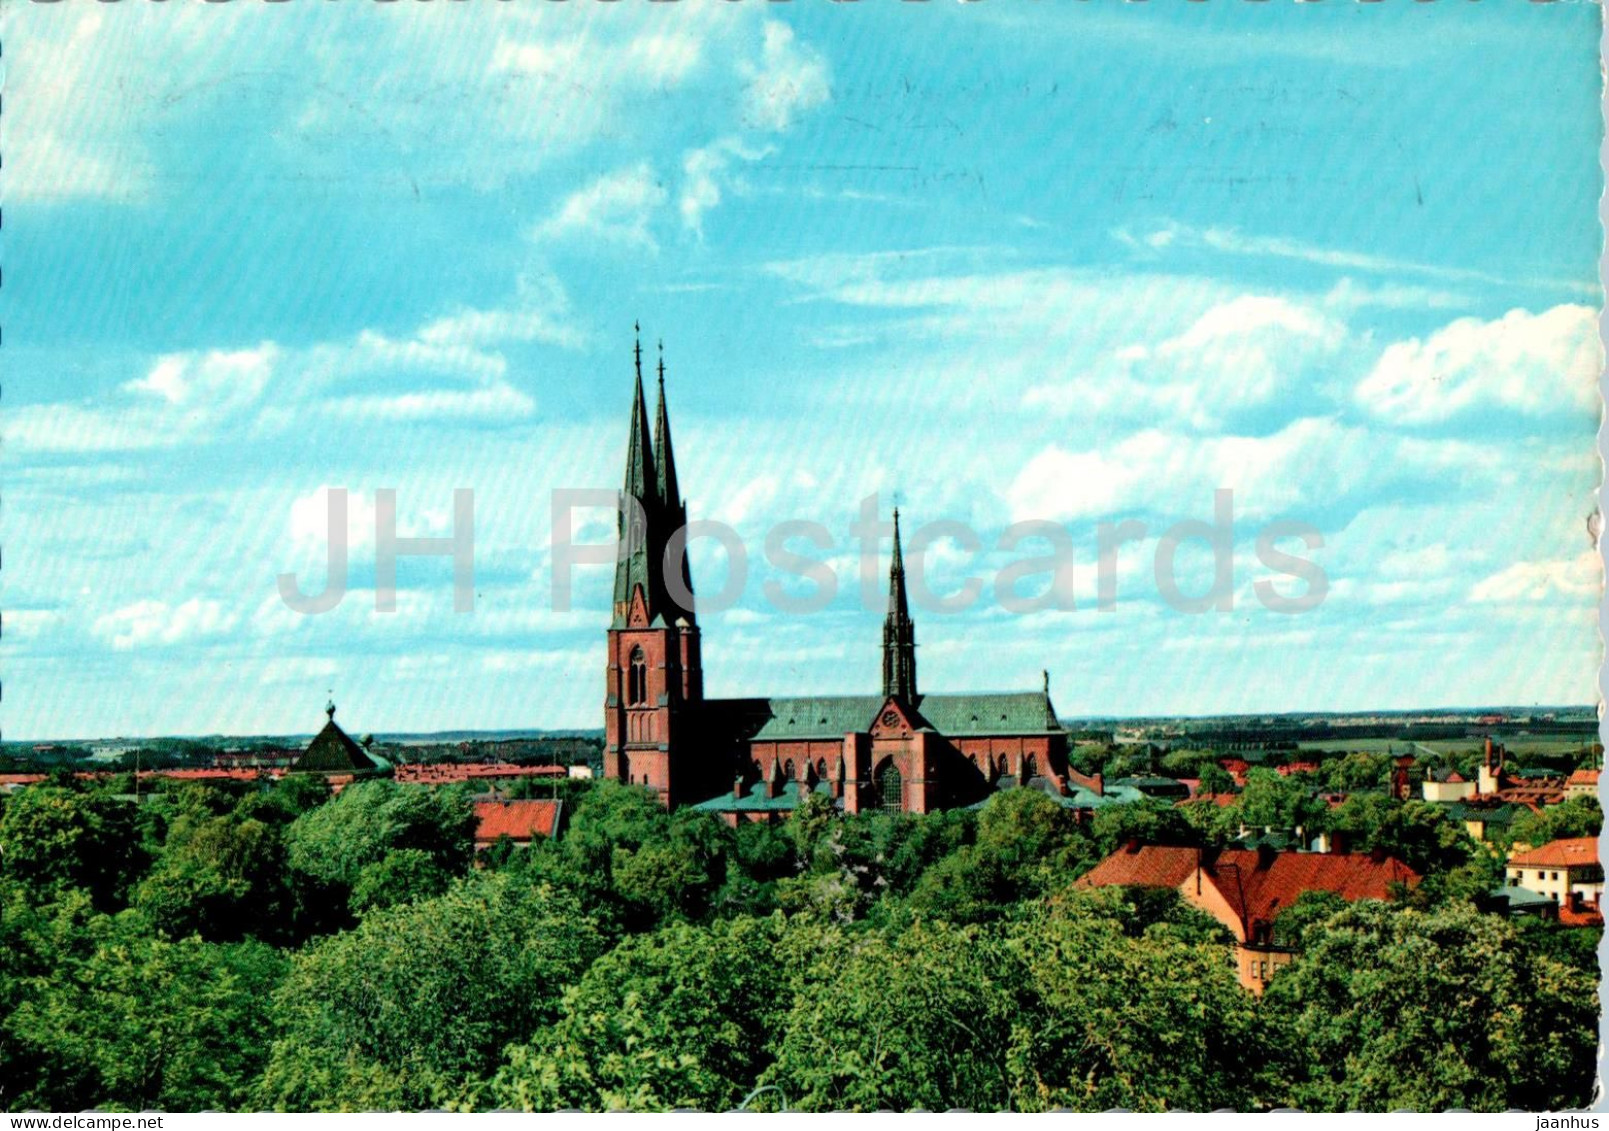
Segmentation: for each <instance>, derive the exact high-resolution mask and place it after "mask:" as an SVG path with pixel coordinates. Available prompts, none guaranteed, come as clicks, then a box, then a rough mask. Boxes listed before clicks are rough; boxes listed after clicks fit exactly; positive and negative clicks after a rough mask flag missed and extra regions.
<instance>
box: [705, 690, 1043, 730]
mask: <svg viewBox="0 0 1609 1131" xmlns="http://www.w3.org/2000/svg"><path fill="white" fill-rule="evenodd" d="M728 702H730V703H731V705H732V706H733V708H734V709H737V710H741V711H743V712H745V713H751V714H752V717H753V720H754V722H756V723H758V728H757V729H756V730H754V731H752V732H751V733H750V735H749V737H751V738H756V739H762V740H764V739H770V740H776V739H802V738H842V737H843V736H844V735H846V734H850V733H859V732H863V731H866V730H869V729H871V726H872V723H873V722H875V721H876V718H877V711H878V709H879V708H881V707H882V705H883V697H882V696H881V695H818V696H811V697H807V698H800V699H759V700H730V701H728ZM710 706H711V707H714V708H716V709H717V710H719V709H720V708H721V706H722V704H721V702H720V701H714V702H711V703H710ZM916 710H917V713H918V714H920V715H921V717H922V719H923V720H924V721H926V722H927V724H928V725H929V726H931V727H932V728H933V729H934V730H936V731H938V732H939V733H940V734H944V735H954V736H966V735H984V734H1048V733H1052V732H1056V731H1060V730H1061V729H1062V727H1061V723H1059V722H1058V721H1057V720H1056V712H1055V709H1054V708H1053V707H1052V706H1051V704H1050V697H1049V696H1048V695H1046V694H1045V693H1044V692H1043V691H1011V692H984V693H980V694H971V695H969V694H959V695H923V696H920V697H919V698H918V699H917V701H916Z"/></svg>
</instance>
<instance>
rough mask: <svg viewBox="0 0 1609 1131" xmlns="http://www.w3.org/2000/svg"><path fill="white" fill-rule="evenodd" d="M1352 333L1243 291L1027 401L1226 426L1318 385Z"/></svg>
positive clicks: (1034, 392) (1058, 408)
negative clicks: (1239, 415) (1232, 418)
mask: <svg viewBox="0 0 1609 1131" xmlns="http://www.w3.org/2000/svg"><path fill="white" fill-rule="evenodd" d="M1347 338H1348V335H1347V330H1346V327H1345V326H1343V325H1341V324H1340V323H1339V322H1337V321H1336V320H1334V319H1333V318H1330V317H1329V316H1328V315H1326V314H1324V313H1322V312H1320V311H1318V310H1316V309H1314V308H1313V307H1310V306H1306V305H1303V304H1301V303H1297V302H1293V301H1291V300H1289V299H1283V298H1275V297H1269V296H1263V295H1241V296H1239V297H1237V298H1234V299H1231V300H1229V301H1227V302H1223V303H1220V304H1218V305H1216V306H1214V307H1212V308H1211V309H1209V310H1208V311H1206V313H1204V314H1202V315H1201V317H1200V318H1198V319H1197V320H1196V321H1195V322H1194V323H1192V324H1191V325H1190V327H1189V328H1188V329H1186V330H1185V331H1184V332H1183V333H1181V334H1179V335H1177V336H1175V337H1172V338H1168V339H1165V340H1164V341H1162V342H1160V343H1158V344H1157V345H1155V346H1147V345H1131V346H1126V347H1123V348H1120V349H1117V350H1114V351H1112V352H1111V353H1109V354H1108V355H1107V356H1106V357H1104V358H1103V359H1101V361H1100V362H1099V364H1098V365H1097V366H1096V368H1095V369H1094V371H1092V372H1085V373H1081V374H1079V375H1078V376H1076V377H1074V378H1073V379H1071V380H1067V381H1060V382H1057V383H1054V384H1044V385H1037V386H1035V387H1033V388H1031V389H1029V390H1028V392H1027V393H1026V394H1025V396H1024V404H1025V405H1026V406H1027V407H1029V408H1048V409H1050V410H1052V411H1055V412H1059V413H1061V414H1063V415H1069V414H1074V413H1078V414H1086V413H1089V412H1091V411H1092V410H1094V411H1099V410H1101V409H1107V410H1110V411H1115V412H1124V413H1128V414H1131V415H1143V416H1145V417H1147V418H1150V419H1156V418H1159V417H1160V418H1164V419H1167V418H1172V419H1178V420H1183V421H1187V422H1189V423H1190V424H1191V425H1192V426H1193V427H1195V428H1198V429H1213V428H1218V427H1221V426H1222V424H1223V421H1224V418H1225V416H1226V415H1229V414H1232V413H1234V412H1236V411H1238V410H1242V409H1248V408H1255V407H1258V406H1262V405H1266V404H1269V403H1270V402H1272V401H1274V400H1275V399H1276V398H1280V397H1283V396H1288V395H1290V394H1292V393H1294V392H1299V391H1302V390H1303V389H1313V388H1317V387H1318V386H1319V385H1320V383H1321V382H1322V381H1323V380H1324V371H1326V370H1327V369H1330V368H1333V367H1334V365H1335V364H1336V361H1337V358H1338V356H1339V354H1340V351H1341V349H1342V347H1343V346H1344V345H1345V344H1346V343H1347Z"/></svg>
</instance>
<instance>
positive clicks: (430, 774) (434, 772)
mask: <svg viewBox="0 0 1609 1131" xmlns="http://www.w3.org/2000/svg"><path fill="white" fill-rule="evenodd" d="M569 772H570V771H569V770H567V769H566V768H565V767H563V766H516V765H513V764H511V763H508V762H439V763H436V764H433V765H429V766H418V765H402V766H398V767H397V768H396V780H397V781H399V782H410V783H416V784H424V785H439V784H442V783H444V782H461V781H471V780H474V779H476V778H548V777H554V778H562V777H565V776H566V775H568V774H569Z"/></svg>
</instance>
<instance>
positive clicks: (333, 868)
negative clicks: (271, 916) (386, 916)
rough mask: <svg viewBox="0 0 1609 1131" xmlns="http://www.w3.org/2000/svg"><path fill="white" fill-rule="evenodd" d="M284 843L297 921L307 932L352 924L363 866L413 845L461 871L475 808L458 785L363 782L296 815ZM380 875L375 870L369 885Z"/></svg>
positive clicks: (443, 867)
mask: <svg viewBox="0 0 1609 1131" xmlns="http://www.w3.org/2000/svg"><path fill="white" fill-rule="evenodd" d="M285 848H286V860H287V862H288V863H289V865H290V869H291V872H292V874H293V879H294V881H295V883H294V895H295V899H296V912H295V916H296V920H297V923H298V929H299V930H300V932H301V933H302V934H304V935H306V934H309V933H314V932H318V931H324V930H330V929H338V928H340V927H343V926H346V925H348V924H349V923H350V915H349V914H347V911H348V908H349V907H350V906H351V900H352V895H353V891H354V889H355V888H356V887H357V886H358V884H359V882H360V880H361V879H362V877H363V873H364V869H366V868H369V867H370V866H371V865H380V864H381V863H382V862H383V861H384V860H385V859H386V858H387V856H388V855H390V854H391V853H393V852H396V851H400V850H411V851H412V852H416V853H419V854H421V855H422V856H423V857H425V858H426V859H428V860H429V861H430V863H431V864H432V865H433V866H434V868H435V869H436V870H439V871H440V872H442V873H444V874H447V875H461V874H462V873H463V872H465V871H466V870H467V869H468V867H469V863H470V861H471V860H472V859H473V857H474V853H475V814H474V810H473V809H472V808H471V807H470V805H469V802H468V800H467V797H466V795H465V793H464V792H463V791H462V790H460V789H455V788H436V789H432V788H430V787H427V786H416V785H397V784H396V783H395V782H390V781H367V782H358V783H356V784H354V785H349V786H347V787H346V788H345V789H343V790H342V791H341V792H340V794H338V795H337V796H336V797H335V798H334V799H332V800H331V801H329V802H327V803H325V804H323V805H320V806H318V807H317V808H315V809H311V810H308V811H307V812H305V813H303V814H302V815H301V816H300V817H297V818H296V819H295V821H293V822H292V823H291V825H290V827H289V828H288V829H286V831H285ZM409 859H413V858H412V857H410V858H409ZM382 871H383V870H382ZM376 883H377V880H376V874H375V873H370V876H369V879H368V880H367V881H366V883H365V886H366V892H368V893H370V894H372V893H373V892H374V891H375V890H377V889H376V888H375V884H376ZM370 894H366V895H365V896H364V897H363V899H362V900H360V901H359V902H360V904H361V905H362V906H368V905H369V903H368V900H369V898H370Z"/></svg>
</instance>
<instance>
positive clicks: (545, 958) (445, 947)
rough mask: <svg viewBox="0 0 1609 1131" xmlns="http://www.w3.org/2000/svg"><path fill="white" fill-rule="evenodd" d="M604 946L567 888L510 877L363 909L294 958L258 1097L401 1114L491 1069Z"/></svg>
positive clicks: (551, 1011) (451, 1093) (293, 1106)
mask: <svg viewBox="0 0 1609 1131" xmlns="http://www.w3.org/2000/svg"><path fill="white" fill-rule="evenodd" d="M603 950H604V942H603V939H602V937H601V936H600V935H599V933H598V931H597V930H596V927H595V924H594V923H593V922H592V921H591V920H590V919H589V918H588V917H587V916H586V915H585V914H584V913H583V912H582V909H581V907H580V904H579V902H578V901H577V900H576V899H575V897H574V896H573V895H571V894H570V893H568V892H564V891H561V890H558V889H555V888H553V887H552V886H550V885H546V884H542V885H539V886H538V885H532V884H531V883H529V882H528V880H527V879H526V877H525V876H523V875H520V874H517V873H509V872H496V873H485V874H481V875H476V876H471V877H469V878H467V879H463V880H460V881H459V882H458V883H457V884H455V885H454V886H453V888H452V889H451V890H450V891H448V892H447V893H446V894H444V895H441V896H438V897H437V898H435V899H428V900H421V901H419V902H416V903H409V904H405V905H402V906H398V907H392V908H387V909H384V910H377V911H374V912H372V913H371V914H369V915H366V916H364V918H363V920H362V922H361V923H359V924H358V926H357V927H356V928H354V929H353V930H351V931H347V932H345V933H343V934H340V935H335V936H332V937H330V938H326V939H323V940H321V941H319V942H316V943H314V944H312V945H311V946H309V947H307V948H306V949H304V950H303V951H302V952H301V953H300V954H298V955H297V956H296V958H295V961H294V962H293V964H292V967H291V971H290V974H289V976H288V978H287V979H286V980H285V983H284V984H283V986H282V987H281V988H280V991H279V992H278V994H277V995H276V996H275V999H274V1013H275V1015H276V1017H277V1019H278V1021H279V1028H280V1035H279V1037H278V1039H276V1040H275V1041H274V1044H273V1052H272V1056H271V1059H270V1061H269V1064H268V1067H267V1069H266V1071H265V1072H264V1075H263V1079H262V1085H261V1088H260V1091H259V1093H258V1100H259V1102H261V1103H263V1104H265V1105H267V1106H270V1107H273V1108H276V1109H284V1110H292V1111H298V1110H361V1109H369V1108H399V1109H415V1108H421V1107H431V1106H437V1105H439V1104H442V1103H444V1102H446V1101H447V1100H449V1099H452V1098H454V1097H456V1096H459V1095H461V1094H463V1093H464V1092H465V1091H466V1090H468V1089H470V1088H472V1087H473V1086H474V1085H475V1083H476V1082H477V1081H480V1080H482V1079H484V1078H485V1077H488V1076H490V1075H491V1073H493V1072H494V1071H495V1070H496V1068H497V1065H498V1062H499V1054H500V1053H501V1051H502V1049H503V1047H504V1046H505V1045H507V1044H509V1043H510V1042H515V1041H529V1040H530V1039H531V1037H532V1035H533V1034H534V1033H536V1031H537V1030H539V1029H541V1028H542V1027H544V1026H546V1025H549V1024H551V1023H552V1022H553V1021H555V1020H556V1019H557V1018H558V1016H559V1001H560V997H561V995H562V993H563V990H564V987H565V986H567V985H569V984H570V983H572V982H574V981H576V980H577V979H579V978H580V976H581V974H582V972H583V971H585V969H586V968H587V966H588V965H589V964H590V963H591V962H593V961H594V960H595V959H597V957H598V956H599V955H600V954H601V953H602V952H603Z"/></svg>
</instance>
